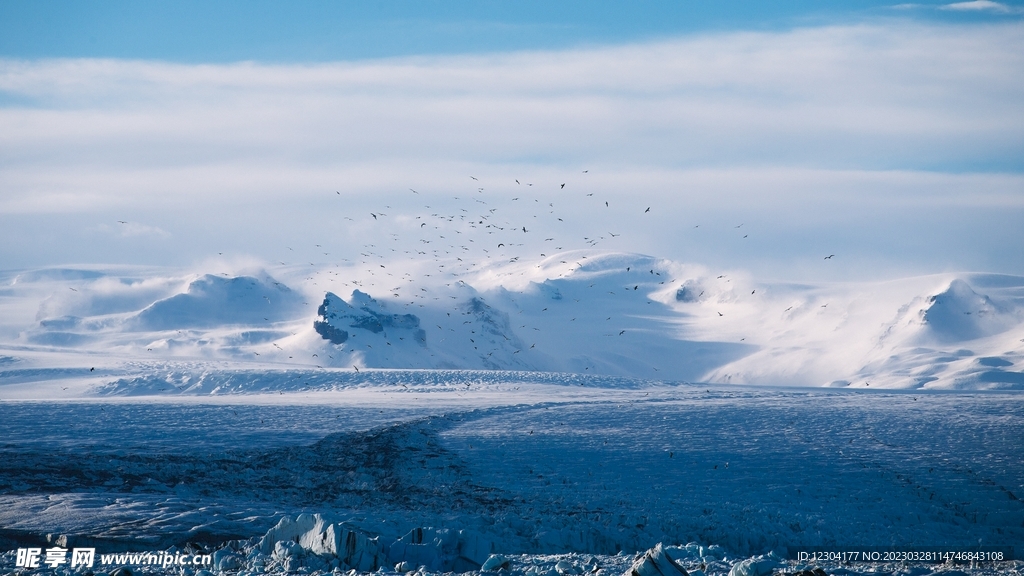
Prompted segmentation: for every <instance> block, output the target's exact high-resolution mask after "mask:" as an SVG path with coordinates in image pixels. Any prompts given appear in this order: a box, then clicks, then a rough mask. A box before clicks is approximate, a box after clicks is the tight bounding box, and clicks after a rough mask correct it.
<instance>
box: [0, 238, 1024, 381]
mask: <svg viewBox="0 0 1024 576" xmlns="http://www.w3.org/2000/svg"><path fill="white" fill-rule="evenodd" d="M435 260H436V261H430V262H427V261H415V260H413V261H412V262H411V263H410V262H404V263H398V264H397V265H393V263H392V262H391V261H388V260H385V259H384V258H383V256H380V255H378V254H376V253H374V254H372V255H371V254H370V253H367V260H366V261H364V262H363V263H360V264H354V263H347V264H344V265H341V264H337V265H335V266H331V267H315V266H311V267H308V268H300V267H296V266H282V267H277V268H266V267H259V268H251V269H236V270H232V271H231V272H213V271H211V270H207V271H204V272H202V273H195V274H180V273H177V274H176V273H172V272H171V271H167V270H160V269H140V268H109V267H108V268H103V267H92V268H83V267H77V268H64V269H43V270H30V271H9V272H5V273H2V274H0V282H2V285H0V312H2V314H0V385H2V388H0V394H2V395H3V397H7V398H11V397H21V398H28V397H36V398H40V397H43V398H45V397H50V394H53V393H54V392H55V391H57V392H66V393H65V394H63V395H62V397H67V396H78V395H82V394H88V393H95V392H97V391H99V392H105V393H110V392H113V391H116V392H117V393H122V394H127V393H146V394H149V393H155V392H161V391H163V392H167V393H173V394H180V393H203V394H205V393H209V392H211V391H213V390H216V391H218V392H224V391H229V390H230V391H232V392H244V391H246V390H247V388H246V386H245V385H242V384H240V383H239V376H237V374H236V375H233V376H224V375H223V373H218V374H219V375H214V374H211V371H217V370H222V369H229V368H230V369H232V370H237V371H244V370H247V369H254V370H257V371H260V372H261V373H264V374H265V373H268V372H267V371H273V370H280V371H286V372H290V371H292V370H294V369H295V368H312V369H315V370H324V371H325V373H327V372H329V371H331V370H347V371H350V372H353V373H354V372H355V370H357V369H362V370H365V369H367V368H380V369H442V370H443V369H453V370H467V369H468V370H514V371H536V372H551V373H574V374H599V375H606V376H618V377H625V378H635V379H640V380H657V381H677V382H678V381H686V382H720V383H736V384H769V385H785V386H793V385H797V386H839V387H854V388H869V387H873V388H912V389H1024V368H1022V365H1024V364H1022V363H1024V277H1018V276H1005V275H992V274H970V273H963V274H940V275H931V276H923V277H912V278H904V279H899V280H891V281H886V282H870V283H856V282H850V283H832V284H816V285H808V284H792V283H764V282H758V281H756V280H755V279H753V278H750V277H749V276H748V275H746V274H744V273H742V272H736V271H724V270H723V271H717V270H709V269H707V268H705V267H702V266H693V265H685V264H680V263H676V262H671V261H667V260H663V259H658V258H653V257H649V256H642V255H636V254H622V253H614V252H602V251H598V250H577V251H570V252H560V253H556V254H554V255H552V256H547V257H544V258H541V259H538V260H529V261H528V260H520V259H519V258H513V259H512V261H502V262H497V263H491V264H486V265H484V264H479V263H473V264H467V263H464V262H460V261H459V260H457V259H450V260H438V259H436V258H435ZM438 262H441V263H440V264H438ZM445 262H447V264H448V265H450V267H449V268H448V269H447V271H445V270H446V264H445ZM374 266H376V267H377V268H376V269H374ZM225 267H226V266H225ZM392 270H393V271H392ZM438 270H441V271H442V272H438ZM158 375H162V376H161V377H163V378H164V380H165V381H166V382H167V383H169V384H173V385H174V386H164V387H162V388H163V389H161V387H160V386H158V385H157V384H156V380H154V378H155V377H157V376H158ZM338 378H341V379H342V380H344V379H345V378H346V377H345V376H338ZM218 379H226V380H225V381H224V383H223V384H218ZM334 379H335V377H334V376H331V377H325V378H322V379H321V382H322V386H326V387H328V388H329V387H331V385H329V384H326V383H325V382H328V381H333V380H334ZM198 381H202V382H204V385H203V386H202V387H196V386H194V385H192V384H188V385H186V384H187V383H195V382H198ZM41 382H48V383H50V385H49V387H48V388H47V387H46V385H42V384H40V383H41ZM111 382H115V384H114V385H111ZM128 382H136V383H137V386H136V387H135V388H134V391H133V390H131V389H132V386H131V385H129V384H127V383H128ZM55 383H60V385H59V387H55V386H56V384H55ZM299 384H300V382H299V381H298V380H296V379H294V378H287V377H282V378H279V379H277V380H274V379H268V378H264V377H261V378H260V384H259V385H257V388H258V389H259V390H260V391H266V390H267V389H269V387H277V388H280V389H283V390H287V389H296V387H299V388H301V387H302V386H306V385H308V384H309V383H308V382H302V383H301V384H302V386H299ZM65 388H67V390H64V389H65ZM68 390H70V391H71V392H74V393H73V394H72V393H71V392H68ZM90 390H91V391H92V392H89V391H90Z"/></svg>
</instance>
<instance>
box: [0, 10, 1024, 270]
mask: <svg viewBox="0 0 1024 576" xmlns="http://www.w3.org/2000/svg"><path fill="white" fill-rule="evenodd" d="M1022 72H1024V26H1021V25H1019V24H1015V23H1014V24H1001V25H974V26H962V25H961V26H942V25H922V24H914V23H910V22H907V21H891V22H884V23H880V24H874V25H857V26H829V27H818V28H807V29H797V30H792V31H788V32H773V33H753V32H751V33H723V34H706V35H699V36H691V37H685V38H681V39H675V40H668V41H663V42H657V43H648V44H639V45H626V46H613V47H596V48H590V49H577V50H566V51H555V52H520V53H512V54H492V55H477V56H457V57H456V56H453V57H422V58H402V59H389V60H376V61H365V62H343V63H334V64H317V65H265V64H259V63H252V62H243V63H237V64H230V65H180V64H173V63H162V62H151V61H124V60H41V61H12V60H8V61H3V62H0V125H3V126H4V130H2V131H0V156H2V157H3V159H4V160H3V166H4V168H3V170H2V171H0V188H2V190H3V194H2V195H0V220H2V221H3V222H4V223H5V226H4V228H5V230H6V231H5V232H3V233H0V234H2V235H3V236H4V237H3V240H4V241H5V242H4V244H5V245H6V246H7V247H6V248H0V250H3V251H4V252H3V253H2V256H3V258H4V259H5V260H6V261H8V262H11V263H12V264H11V265H24V266H29V265H37V264H47V263H53V262H60V261H67V260H66V259H68V258H71V259H80V258H88V259H89V260H90V261H110V260H117V259H119V258H120V259H127V260H131V261H133V262H138V261H144V262H141V263H154V264H160V263H169V262H182V261H195V260H198V259H201V258H205V257H208V256H211V255H213V254H216V253H217V252H220V251H223V250H224V249H230V250H235V251H239V250H248V252H249V253H250V254H256V255H258V256H261V257H265V258H267V259H275V258H277V257H278V256H279V252H277V251H278V250H283V248H281V247H280V246H279V245H281V246H283V245H285V244H289V245H297V244H302V245H303V246H305V244H309V246H308V247H302V248H300V249H301V250H307V248H308V252H309V253H315V251H314V250H313V242H307V243H304V241H305V239H304V238H303V235H308V234H309V232H310V229H309V222H310V220H311V219H322V220H331V221H335V220H336V221H337V223H335V224H331V226H333V228H332V231H333V232H332V233H334V232H336V233H337V234H338V236H339V239H344V240H346V241H347V242H349V243H351V242H354V241H359V240H362V241H372V237H373V235H374V234H375V233H377V232H374V231H373V229H371V228H366V227H364V228H362V229H361V234H356V233H355V232H354V230H355V228H353V225H347V226H340V225H339V224H340V223H341V220H342V218H343V216H346V215H347V216H349V217H353V218H355V215H356V214H361V215H363V217H365V214H363V212H369V211H370V210H371V209H377V210H381V208H380V206H377V205H378V204H387V205H391V204H396V203H403V202H408V201H409V198H411V197H410V196H409V192H408V190H409V189H410V188H411V189H415V190H417V192H418V193H420V194H423V195H425V196H424V198H425V200H424V203H425V205H428V204H429V205H431V206H433V208H432V209H440V208H438V206H445V204H444V202H450V197H451V195H453V194H454V195H458V194H460V193H463V192H467V191H468V192H474V191H476V190H475V187H476V185H477V184H476V183H475V182H472V181H470V180H469V179H468V177H469V176H475V177H477V178H481V179H482V181H483V182H485V184H480V186H481V187H483V188H485V190H484V191H482V192H481V193H483V194H485V195H486V194H498V193H501V194H505V193H506V192H507V195H511V194H514V193H516V188H515V184H514V180H515V179H520V180H521V181H522V182H526V181H527V180H529V181H530V183H532V184H535V185H536V188H535V189H534V191H535V192H538V193H539V191H540V190H541V189H543V190H551V191H552V193H555V191H556V190H559V188H558V185H559V184H561V183H563V182H566V181H567V180H572V182H571V183H570V186H577V187H578V186H583V185H584V184H583V180H581V178H582V176H581V175H582V174H583V171H584V170H587V171H588V173H587V177H588V178H589V180H586V184H585V185H586V186H587V187H588V191H590V192H592V193H595V194H597V195H598V196H603V197H605V198H611V199H615V200H616V201H619V200H622V201H627V202H631V201H636V202H637V203H642V204H644V205H645V206H647V205H656V206H657V210H658V212H659V214H660V216H659V218H660V220H658V221H656V222H655V221H644V222H640V223H637V226H638V227H637V228H635V229H630V230H627V232H633V233H632V234H628V233H627V235H626V238H632V240H624V241H623V243H624V245H622V246H617V248H623V249H635V250H641V251H647V252H650V253H656V254H659V255H665V256H668V257H674V258H692V257H694V256H697V257H699V256H700V255H701V254H704V255H705V258H707V257H714V258H716V259H721V260H723V261H725V262H728V263H731V264H735V265H741V266H745V265H755V264H756V262H764V261H765V258H766V257H768V258H770V259H771V260H772V261H773V262H774V263H773V264H771V266H779V265H784V266H795V268H793V269H794V270H799V268H800V265H799V263H798V262H797V261H798V260H800V258H803V252H802V250H804V249H805V248H806V244H807V242H808V241H809V239H810V238H819V239H820V238H822V237H823V235H824V236H827V240H828V241H829V242H831V245H832V246H837V248H835V249H831V248H830V249H829V250H830V251H835V250H837V249H838V250H843V249H845V250H846V251H847V254H850V255H855V258H854V259H856V260H857V261H859V262H860V265H859V268H858V269H859V270H862V271H863V270H868V269H872V268H873V267H877V266H878V265H879V263H884V265H883V266H882V267H889V268H898V267H899V266H900V265H901V264H900V262H904V263H906V264H907V265H908V266H914V265H919V264H920V265H921V266H923V267H924V268H927V269H935V268H945V267H950V266H952V267H958V268H974V269H976V268H979V267H980V268H986V269H1000V268H1002V269H1006V268H1014V267H1019V266H1021V265H1024V262H1022V261H1021V257H1020V256H1013V255H1012V254H1010V252H1011V251H1010V250H1009V249H1008V248H1006V246H1005V245H1006V243H1012V242H1014V241H1018V240H1021V239H1022V238H1020V235H1021V232H1019V230H1017V229H1018V228H1019V226H1015V225H1011V224H1010V222H1012V221H1017V222H1019V221H1020V220H1019V218H1017V217H1019V216H1020V215H1021V214H1022V209H1024V178H1022V177H1021V174H1020V173H1021V169H1022V168H1024V165H1022V162H1021V158H1024V109H1022V108H1021V106H1020V102H1022V101H1024V74H1022ZM574 179H575V180H574ZM403 194H404V195H403ZM325 195H336V196H341V197H342V199H343V202H344V203H345V204H344V206H345V208H344V210H342V209H340V208H337V206H338V205H337V204H334V205H332V208H331V209H330V210H326V211H325V208H324V205H323V204H322V201H323V199H324V198H325ZM538 199H539V198H538ZM418 200H420V199H417V201H418ZM431 203H432V204H431ZM619 205H620V206H621V202H620V203H619ZM374 206H377V208H374ZM389 209H392V210H394V211H401V210H400V209H399V208H389ZM417 209H420V210H422V209H423V208H417ZM578 210H579V213H580V216H581V217H584V218H588V219H591V220H593V219H600V218H605V216H603V215H601V213H600V212H599V211H593V210H592V209H590V208H586V207H582V206H580V207H578ZM410 214H411V212H410ZM993 216H994V217H993ZM1000 218H1004V219H1005V220H1006V222H1005V223H1004V222H1002V221H1001V220H1000ZM1015 218H1017V219H1016V220H1014V219H1015ZM749 219H753V220H754V221H753V222H752V223H751V224H749V226H751V227H757V226H760V227H761V230H760V231H759V232H761V236H760V238H761V241H763V242H766V244H763V245H762V246H761V248H759V249H757V250H754V251H753V252H751V251H750V249H749V248H747V247H740V248H735V249H734V248H733V247H731V245H727V244H726V243H724V242H723V240H722V238H721V237H716V238H715V239H709V238H705V239H694V238H689V237H686V236H684V235H682V234H681V232H680V230H681V229H683V228H684V227H685V228H689V227H690V226H697V225H699V224H700V223H701V222H704V223H705V226H706V227H707V226H714V225H720V227H721V229H722V230H725V227H726V225H727V224H728V225H736V224H740V223H741V221H746V220H749ZM97 220H100V221H102V222H105V223H106V225H108V226H111V227H112V228H114V229H116V225H117V224H118V222H117V221H118V220H125V221H129V222H131V223H132V228H131V230H137V231H138V233H137V237H138V238H140V240H141V239H143V238H146V239H148V240H149V241H151V242H154V243H155V244H153V245H152V246H149V247H145V246H144V245H140V246H139V248H138V250H136V251H134V252H132V251H129V252H127V253H126V252H124V251H123V246H122V247H120V248H117V249H115V248H113V246H114V244H113V243H104V242H103V241H101V240H93V241H91V242H92V243H87V245H85V246H78V247H77V248H71V249H68V248H69V246H70V245H72V244H76V242H77V241H76V238H79V237H81V238H85V237H86V236H87V234H86V233H85V232H84V230H86V229H95V228H96V226H97ZM609 223H611V224H614V223H615V221H614V220H611V221H610V222H609ZM623 224H624V225H626V224H628V225H633V223H632V222H623ZM944 224H945V225H946V226H947V230H946V231H944V232H941V231H939V230H938V228H941V227H942V226H943V225H944ZM894 226H895V227H897V228H899V230H895V231H894V230H893V227H894ZM125 230H128V229H127V228H126V229H125ZM951 232H952V233H953V234H955V235H956V236H957V238H956V239H955V241H953V240H952V239H950V238H949V233H951ZM94 236H95V235H94ZM107 236H110V235H109V234H108V235H107ZM865 236H866V237H868V238H867V239H865ZM871 237H874V238H875V240H872V239H871ZM170 238H173V239H174V240H175V245H174V246H173V247H172V246H170V244H171V243H170V242H169V239H170ZM683 243H687V244H688V246H689V247H688V248H683V247H680V244H683ZM893 244H896V247H895V248H893ZM1017 245H1020V243H1019V242H1018V243H1017ZM225 247H227V248H225ZM296 247H297V246H296ZM61 248H63V250H61ZM814 253H815V254H816V251H815V252H814ZM62 258H64V259H65V260H62ZM972 263H973V265H972Z"/></svg>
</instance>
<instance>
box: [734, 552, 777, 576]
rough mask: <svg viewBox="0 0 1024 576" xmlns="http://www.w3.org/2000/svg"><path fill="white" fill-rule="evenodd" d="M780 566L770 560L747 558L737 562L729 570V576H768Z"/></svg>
mask: <svg viewBox="0 0 1024 576" xmlns="http://www.w3.org/2000/svg"><path fill="white" fill-rule="evenodd" d="M779 565H780V564H779V563H778V562H776V561H775V560H772V559H771V558H766V557H763V556H762V557H757V558H748V559H746V560H743V561H742V562H737V563H736V564H734V565H733V567H732V569H730V570H729V576H770V574H771V573H772V570H773V569H775V568H776V567H778V566H779Z"/></svg>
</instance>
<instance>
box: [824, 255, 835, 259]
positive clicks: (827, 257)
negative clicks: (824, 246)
mask: <svg viewBox="0 0 1024 576" xmlns="http://www.w3.org/2000/svg"><path fill="white" fill-rule="evenodd" d="M833 256H835V254H829V255H828V256H825V260H831V259H832V257H833Z"/></svg>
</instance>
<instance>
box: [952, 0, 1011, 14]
mask: <svg viewBox="0 0 1024 576" xmlns="http://www.w3.org/2000/svg"><path fill="white" fill-rule="evenodd" d="M941 9H942V10H962V11H979V12H980V11H985V12H996V13H999V14H1011V13H1017V14H1019V13H1021V10H1020V9H1019V8H1014V7H1011V6H1008V5H1006V4H1002V3H1000V2H992V0H970V1H969V2H954V3H952V4H945V5H943V6H941Z"/></svg>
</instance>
